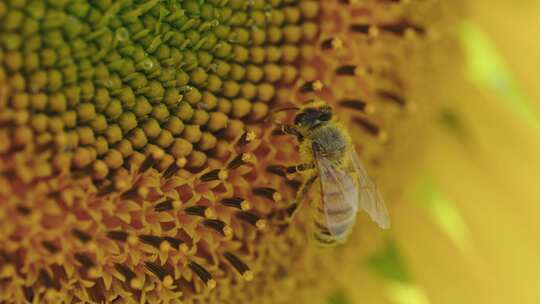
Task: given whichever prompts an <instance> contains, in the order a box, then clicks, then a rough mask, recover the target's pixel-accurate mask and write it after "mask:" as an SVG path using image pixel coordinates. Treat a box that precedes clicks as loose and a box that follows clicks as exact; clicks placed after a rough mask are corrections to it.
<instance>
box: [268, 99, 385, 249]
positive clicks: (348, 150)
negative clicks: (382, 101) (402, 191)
mask: <svg viewBox="0 0 540 304" xmlns="http://www.w3.org/2000/svg"><path fill="white" fill-rule="evenodd" d="M291 109H294V110H297V112H296V115H295V117H294V125H290V124H279V127H278V129H277V133H279V134H288V135H293V136H295V137H296V138H297V139H298V141H299V143H300V147H299V148H300V155H301V157H302V159H303V161H304V163H302V164H299V165H295V166H289V167H287V168H285V170H286V173H287V174H294V173H300V174H302V175H304V177H305V182H304V183H303V184H302V185H301V186H300V188H299V190H298V193H297V196H296V199H295V202H293V204H292V206H291V208H292V209H291V210H292V211H291V217H292V216H293V215H294V213H295V212H296V209H297V207H298V205H299V203H300V202H302V201H303V200H304V199H305V197H306V195H307V194H308V192H312V191H310V189H311V187H312V186H313V185H314V184H315V183H316V181H319V184H320V188H319V189H320V193H317V192H315V193H316V195H312V197H314V201H313V202H311V203H310V205H311V207H312V210H313V221H312V224H313V225H312V226H313V229H312V231H313V233H312V236H313V237H314V239H315V240H316V241H317V242H319V243H321V244H326V245H332V244H336V243H342V242H344V241H345V240H346V238H347V236H348V235H349V233H350V232H351V230H352V227H353V226H354V223H355V220H356V214H357V211H358V209H359V208H360V209H363V210H364V211H365V212H367V214H368V215H369V216H370V217H371V219H372V220H373V221H374V222H376V223H377V224H378V225H379V226H380V227H381V228H383V229H388V228H390V219H389V216H388V211H387V210H386V206H385V204H384V201H383V199H382V197H381V194H380V193H379V191H378V189H377V186H376V185H375V184H374V183H373V182H372V181H371V179H370V177H369V176H368V174H367V172H366V169H365V168H364V166H363V165H362V162H361V161H360V159H359V157H358V155H357V153H356V151H355V148H354V146H353V144H352V142H351V137H350V135H349V133H348V132H347V130H346V128H345V127H344V126H343V125H342V124H341V123H340V122H339V121H338V120H337V118H336V117H335V115H333V109H332V107H330V106H329V105H328V104H327V103H325V102H324V101H321V100H312V101H309V102H308V103H306V104H305V105H303V106H302V107H301V108H296V107H293V108H286V110H291Z"/></svg>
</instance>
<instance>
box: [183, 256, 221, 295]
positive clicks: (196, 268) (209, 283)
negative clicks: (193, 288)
mask: <svg viewBox="0 0 540 304" xmlns="http://www.w3.org/2000/svg"><path fill="white" fill-rule="evenodd" d="M188 266H189V268H190V269H191V271H193V272H194V273H195V274H197V276H198V277H199V279H201V281H203V282H204V284H205V285H206V287H208V289H213V288H214V287H216V281H215V280H214V279H213V278H212V275H211V274H210V272H208V271H207V270H206V269H205V268H204V267H202V266H201V265H199V264H197V263H195V262H193V261H192V262H189V264H188Z"/></svg>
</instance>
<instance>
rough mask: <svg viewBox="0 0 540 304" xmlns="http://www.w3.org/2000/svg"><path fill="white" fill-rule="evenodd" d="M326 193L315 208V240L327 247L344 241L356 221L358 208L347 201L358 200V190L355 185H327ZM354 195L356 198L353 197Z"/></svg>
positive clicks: (323, 193) (324, 192) (323, 192)
mask: <svg viewBox="0 0 540 304" xmlns="http://www.w3.org/2000/svg"><path fill="white" fill-rule="evenodd" d="M324 190H325V191H322V192H321V194H322V195H321V197H320V199H319V202H318V204H317V206H316V208H315V217H314V227H315V229H314V238H315V240H317V241H319V242H320V243H322V244H325V245H331V244H334V243H336V242H341V241H344V240H345V238H346V237H347V235H348V234H349V232H350V230H351V228H352V227H353V225H354V222H355V220H356V208H354V206H355V205H354V204H349V203H347V202H346V199H350V198H354V199H357V193H358V190H357V189H356V185H355V184H353V183H350V184H348V185H347V186H346V187H344V185H338V184H335V183H332V184H328V183H327V184H325V187H324ZM352 195H354V196H352Z"/></svg>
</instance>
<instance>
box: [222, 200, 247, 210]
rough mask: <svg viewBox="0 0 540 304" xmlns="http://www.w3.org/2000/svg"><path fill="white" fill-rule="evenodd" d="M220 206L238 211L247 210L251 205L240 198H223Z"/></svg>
mask: <svg viewBox="0 0 540 304" xmlns="http://www.w3.org/2000/svg"><path fill="white" fill-rule="evenodd" d="M221 204H222V205H224V206H227V207H233V208H236V209H240V210H243V211H245V210H249V209H251V205H250V203H249V202H248V201H246V199H244V198H241V197H233V198H224V199H222V200H221Z"/></svg>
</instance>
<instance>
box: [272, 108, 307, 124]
mask: <svg viewBox="0 0 540 304" xmlns="http://www.w3.org/2000/svg"><path fill="white" fill-rule="evenodd" d="M298 110H300V108H299V107H297V106H290V107H284V108H280V109H275V110H273V111H271V112H270V113H268V116H266V118H265V119H264V122H269V121H270V120H271V119H272V118H273V117H274V115H275V114H276V113H279V112H284V111H298Z"/></svg>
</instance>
